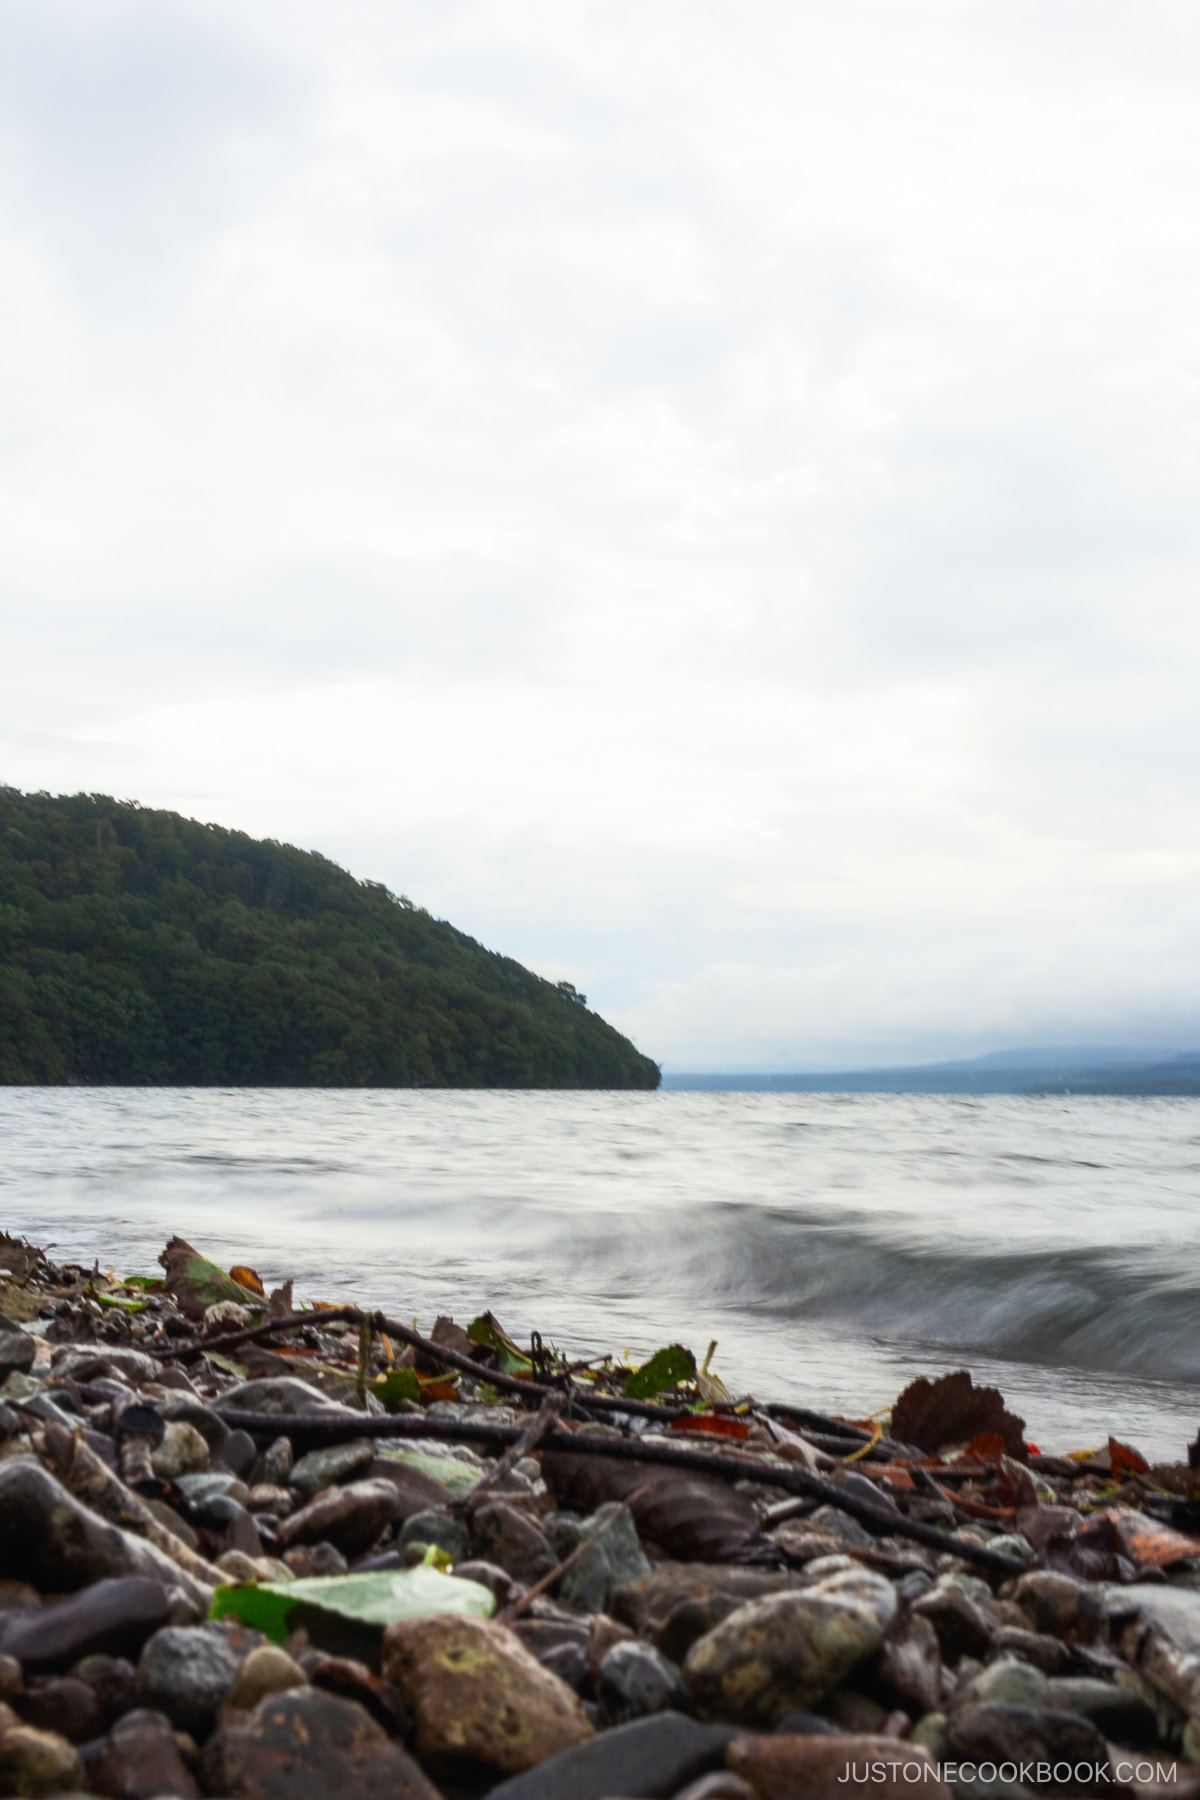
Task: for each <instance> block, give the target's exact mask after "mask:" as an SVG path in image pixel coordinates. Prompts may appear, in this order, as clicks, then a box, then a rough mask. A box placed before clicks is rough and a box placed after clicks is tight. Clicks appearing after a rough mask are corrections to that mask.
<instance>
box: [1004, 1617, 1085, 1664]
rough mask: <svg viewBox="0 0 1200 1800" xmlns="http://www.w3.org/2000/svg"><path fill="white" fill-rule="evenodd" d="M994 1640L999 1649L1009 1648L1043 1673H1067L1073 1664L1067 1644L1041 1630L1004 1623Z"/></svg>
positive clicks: (1008, 1649) (1012, 1652)
mask: <svg viewBox="0 0 1200 1800" xmlns="http://www.w3.org/2000/svg"><path fill="white" fill-rule="evenodd" d="M993 1641H994V1642H995V1645H996V1648H997V1650H1007V1651H1008V1652H1009V1653H1010V1654H1011V1655H1013V1656H1019V1657H1021V1658H1022V1660H1023V1661H1025V1662H1027V1663H1032V1664H1033V1666H1034V1668H1035V1669H1040V1670H1041V1671H1042V1673H1043V1675H1065V1674H1066V1672H1067V1670H1068V1669H1069V1668H1070V1666H1071V1652H1070V1651H1069V1650H1068V1649H1067V1646H1066V1645H1065V1644H1062V1643H1060V1642H1059V1640H1058V1639H1057V1638H1053V1637H1047V1636H1046V1635H1045V1633H1044V1632H1041V1631H1025V1630H1023V1629H1022V1628H1021V1627H1020V1626H1017V1625H1002V1626H1001V1627H1000V1630H999V1631H998V1632H997V1633H996V1636H995V1639H994V1640H993Z"/></svg>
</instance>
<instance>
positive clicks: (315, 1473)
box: [286, 1438, 375, 1501]
mask: <svg viewBox="0 0 1200 1800" xmlns="http://www.w3.org/2000/svg"><path fill="white" fill-rule="evenodd" d="M289 1449H290V1443H289ZM374 1460H375V1445H374V1444H373V1443H372V1441H371V1440H370V1438H356V1439H355V1440H354V1442H353V1443H350V1444H331V1445H330V1446H329V1447H328V1449H325V1450H310V1451H309V1453H308V1455H307V1456H302V1457H301V1458H300V1460H299V1462H298V1463H296V1464H295V1465H294V1466H293V1468H292V1470H291V1474H290V1475H289V1476H288V1477H287V1478H286V1480H287V1485H288V1486H289V1487H290V1488H293V1489H294V1490H295V1492H296V1493H297V1494H298V1495H299V1496H300V1499H301V1500H302V1501H307V1500H315V1499H316V1497H317V1495H318V1494H319V1493H321V1491H322V1490H323V1489H324V1488H327V1487H333V1486H334V1484H335V1483H336V1482H339V1481H345V1480H346V1479H347V1478H348V1477H349V1476H351V1475H359V1474H361V1473H362V1472H363V1470H365V1469H366V1468H367V1467H368V1466H369V1465H370V1464H371V1463H372V1462H374Z"/></svg>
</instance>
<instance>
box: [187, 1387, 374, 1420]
mask: <svg viewBox="0 0 1200 1800" xmlns="http://www.w3.org/2000/svg"><path fill="white" fill-rule="evenodd" d="M221 1405H222V1407H224V1408H227V1409H228V1410H229V1411H231V1412H258V1413H274V1414H275V1415H276V1417H277V1418H280V1419H298V1418H303V1417H304V1415H305V1414H306V1413H320V1414H321V1417H322V1418H330V1417H332V1416H334V1415H338V1414H340V1415H341V1416H343V1417H344V1418H345V1419H346V1421H347V1423H348V1424H349V1425H350V1426H351V1427H353V1426H354V1425H356V1424H358V1423H359V1421H360V1420H361V1418H362V1414H361V1413H356V1412H354V1411H353V1410H352V1408H350V1407H349V1406H343V1405H342V1404H341V1403H340V1402H339V1401H337V1400H331V1399H330V1398H329V1396H328V1395H327V1394H323V1393H322V1392H321V1390H320V1388H315V1387H311V1386H310V1385H309V1383H308V1382H307V1381H301V1380H299V1378H298V1377H297V1376H295V1375H266V1376H263V1377H261V1378H260V1379H259V1380H257V1381H243V1382H241V1383H240V1384H239V1385H238V1386H237V1387H232V1388H230V1389H229V1391H228V1393H226V1394H223V1395H222V1396H221Z"/></svg>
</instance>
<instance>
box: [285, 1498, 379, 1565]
mask: <svg viewBox="0 0 1200 1800" xmlns="http://www.w3.org/2000/svg"><path fill="white" fill-rule="evenodd" d="M397 1512H398V1506H397V1501H396V1490H395V1488H394V1487H393V1486H392V1484H391V1482H390V1481H352V1482H350V1483H349V1484H348V1485H347V1486H346V1487H339V1488H327V1489H326V1490H325V1492H324V1493H323V1494H318V1495H317V1497H316V1499H315V1500H310V1501H309V1503H308V1505H307V1506H302V1507H301V1508H300V1510H299V1512H295V1513H293V1514H292V1516H291V1518H290V1519H284V1520H283V1522H282V1524H281V1525H280V1527H279V1532H278V1541H279V1544H280V1545H281V1546H286V1547H288V1548H290V1547H291V1546H292V1545H293V1544H318V1543H326V1544H333V1545H335V1546H336V1548H337V1549H339V1550H341V1551H342V1552H343V1553H344V1554H345V1555H346V1556H358V1555H360V1554H361V1553H362V1552H363V1551H364V1550H369V1549H370V1548H371V1545H372V1544H373V1543H374V1542H375V1540H376V1538H378V1537H379V1535H380V1533H381V1532H382V1531H383V1530H384V1529H385V1528H386V1527H387V1526H388V1525H390V1524H392V1522H393V1521H394V1520H395V1518H396V1516H397Z"/></svg>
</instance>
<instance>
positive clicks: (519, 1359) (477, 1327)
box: [433, 1312, 533, 1378]
mask: <svg viewBox="0 0 1200 1800" xmlns="http://www.w3.org/2000/svg"><path fill="white" fill-rule="evenodd" d="M439 1323H440V1321H439ZM448 1323H450V1324H453V1320H450V1321H448ZM433 1329H434V1332H435V1333H436V1331H437V1325H435V1326H434V1328H433ZM433 1342H434V1343H436V1342H437V1338H436V1336H435V1337H434V1339H433ZM474 1344H482V1345H484V1346H485V1347H486V1348H487V1349H489V1350H491V1351H492V1352H493V1353H494V1360H493V1362H492V1363H491V1365H490V1366H491V1367H492V1368H493V1369H498V1370H499V1372H500V1374H501V1375H519V1376H521V1377H526V1376H528V1377H530V1378H532V1376H533V1363H532V1362H531V1361H530V1359H529V1357H527V1356H526V1355H524V1354H523V1352H522V1351H520V1350H519V1349H518V1348H517V1346H516V1344H514V1343H513V1341H512V1339H511V1338H510V1337H509V1335H508V1333H507V1331H505V1329H504V1327H503V1325H501V1323H500V1321H499V1319H497V1318H496V1316H495V1314H494V1313H490V1312H485V1313H480V1315H479V1317H478V1318H477V1319H472V1320H471V1323H470V1324H469V1325H468V1326H467V1351H468V1354H471V1355H473V1354H474V1352H473V1350H472V1349H471V1346H472V1345H474ZM446 1347H447V1348H449V1347H450V1346H449V1345H447V1346H446Z"/></svg>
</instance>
